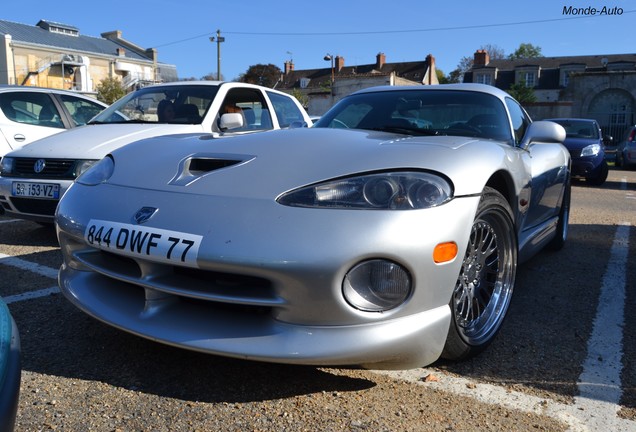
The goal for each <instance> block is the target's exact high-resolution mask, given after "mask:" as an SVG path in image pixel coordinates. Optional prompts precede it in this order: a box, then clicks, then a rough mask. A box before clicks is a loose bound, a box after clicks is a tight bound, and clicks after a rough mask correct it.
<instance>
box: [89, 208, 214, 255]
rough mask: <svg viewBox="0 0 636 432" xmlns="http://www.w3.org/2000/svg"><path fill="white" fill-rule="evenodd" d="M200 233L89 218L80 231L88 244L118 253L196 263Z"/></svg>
mask: <svg viewBox="0 0 636 432" xmlns="http://www.w3.org/2000/svg"><path fill="white" fill-rule="evenodd" d="M202 238H203V237H202V236H200V235H194V234H188V233H183V232H178V231H170V230H163V229H159V228H149V227H142V226H140V225H132V224H123V223H117V222H109V221H104V220H98V219H91V221H90V222H89V223H88V225H87V226H86V230H85V231H84V240H85V241H86V243H88V244H89V245H91V246H93V247H96V248H99V249H103V250H106V251H110V252H113V253H116V254H120V255H127V256H131V257H138V258H139V257H140V258H144V259H147V260H150V261H158V262H162V263H169V264H175V265H182V266H187V267H198V265H197V256H198V254H199V246H200V245H201V239H202Z"/></svg>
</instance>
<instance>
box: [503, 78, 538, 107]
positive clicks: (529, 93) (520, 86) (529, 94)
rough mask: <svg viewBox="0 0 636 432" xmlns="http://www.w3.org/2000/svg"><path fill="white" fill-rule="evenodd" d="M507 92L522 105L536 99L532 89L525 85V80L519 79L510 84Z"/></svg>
mask: <svg viewBox="0 0 636 432" xmlns="http://www.w3.org/2000/svg"><path fill="white" fill-rule="evenodd" d="M508 94H509V95H510V96H512V97H513V98H515V99H517V101H518V102H519V103H520V104H522V105H523V104H526V103H532V102H536V101H537V97H536V95H535V94H534V90H533V89H531V88H530V87H528V86H526V82H525V81H520V82H518V83H517V84H512V85H511V86H510V88H509V89H508Z"/></svg>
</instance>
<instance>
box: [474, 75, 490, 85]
mask: <svg viewBox="0 0 636 432" xmlns="http://www.w3.org/2000/svg"><path fill="white" fill-rule="evenodd" d="M475 82H478V83H479V84H488V85H492V75H491V74H487V73H478V74H477V80H476V81H475Z"/></svg>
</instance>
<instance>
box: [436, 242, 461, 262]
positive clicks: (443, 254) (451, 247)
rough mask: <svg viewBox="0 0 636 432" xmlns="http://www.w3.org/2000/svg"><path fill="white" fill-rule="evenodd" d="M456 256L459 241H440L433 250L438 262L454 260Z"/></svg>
mask: <svg viewBox="0 0 636 432" xmlns="http://www.w3.org/2000/svg"><path fill="white" fill-rule="evenodd" d="M456 256H457V243H455V242H446V243H440V244H438V245H437V246H435V250H433V261H435V263H436V264H442V263H445V262H449V261H452V260H454V259H455V257H456Z"/></svg>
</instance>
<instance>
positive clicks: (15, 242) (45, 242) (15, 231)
mask: <svg viewBox="0 0 636 432" xmlns="http://www.w3.org/2000/svg"><path fill="white" fill-rule="evenodd" d="M0 220H1V221H3V222H5V221H6V222H5V223H1V224H0V237H1V238H2V244H5V245H12V246H44V247H45V246H51V247H56V246H59V243H58V241H57V235H56V233H55V225H53V224H39V223H36V222H30V221H15V222H14V221H11V222H8V221H9V220H10V219H8V218H0Z"/></svg>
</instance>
